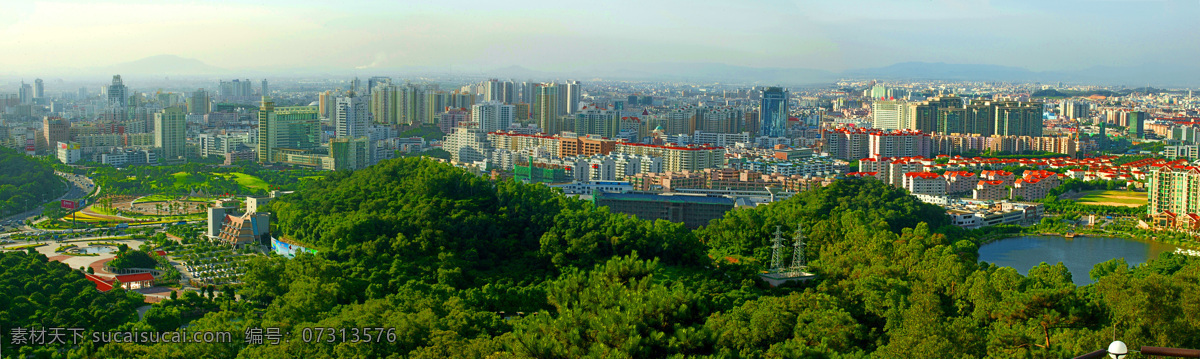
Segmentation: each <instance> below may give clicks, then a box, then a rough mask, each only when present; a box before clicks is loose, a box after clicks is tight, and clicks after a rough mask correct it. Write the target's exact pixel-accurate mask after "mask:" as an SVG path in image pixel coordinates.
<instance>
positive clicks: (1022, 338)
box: [6, 159, 1200, 358]
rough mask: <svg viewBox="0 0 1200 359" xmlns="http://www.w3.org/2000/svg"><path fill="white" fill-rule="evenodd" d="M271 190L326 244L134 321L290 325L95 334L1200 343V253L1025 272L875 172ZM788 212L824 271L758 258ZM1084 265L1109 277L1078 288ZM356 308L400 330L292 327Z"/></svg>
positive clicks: (728, 348)
mask: <svg viewBox="0 0 1200 359" xmlns="http://www.w3.org/2000/svg"><path fill="white" fill-rule="evenodd" d="M269 207H270V208H271V209H272V210H273V211H274V213H275V214H276V216H277V217H278V218H277V225H278V226H277V227H276V228H275V229H274V230H275V232H276V234H278V235H285V236H288V237H290V238H292V239H293V240H296V241H299V242H303V243H307V244H309V245H312V246H315V247H316V248H318V249H319V250H320V252H319V254H318V255H316V256H313V255H300V256H299V257H297V258H295V259H291V260H289V259H284V258H282V257H259V258H256V259H254V260H252V261H251V264H250V265H249V267H248V269H247V272H246V274H245V275H244V276H243V277H242V279H243V280H244V282H245V283H244V285H242V286H240V287H237V288H232V289H229V290H230V291H232V290H236V293H237V295H239V296H240V297H241V299H242V300H240V301H237V302H233V301H229V300H228V299H225V298H228V296H221V297H218V299H211V300H206V299H202V298H200V299H198V298H195V297H190V298H185V299H181V300H179V301H169V302H167V303H166V304H156V305H155V309H152V310H151V313H154V314H153V315H150V314H148V315H147V320H146V321H145V322H136V323H130V324H128V325H129V326H130V327H134V328H170V327H172V326H175V325H179V323H187V325H188V330H189V331H193V332H194V331H203V330H221V331H229V332H232V333H245V332H246V330H247V329H248V328H279V329H280V331H281V332H282V333H292V334H291V335H292V336H290V337H287V338H290V341H285V342H281V343H279V344H278V345H248V344H245V343H244V342H242V341H236V340H235V342H234V343H227V344H201V343H164V344H153V345H144V344H129V343H118V344H108V345H104V346H101V347H99V348H93V349H89V350H91V351H90V352H89V354H91V355H92V356H95V357H154V358H190V357H217V358H233V357H244V358H323V357H334V358H346V357H363V358H445V357H468V358H483V357H488V358H583V357H588V358H600V357H605V358H607V357H619V358H662V357H679V358H682V357H713V358H868V357H876V358H896V357H918V358H982V357H1002V358H1041V357H1071V356H1075V355H1079V354H1083V353H1086V352H1090V351H1093V350H1096V349H1099V348H1103V347H1105V346H1106V345H1107V344H1108V343H1109V342H1110V341H1111V340H1112V336H1113V332H1114V330H1117V333H1118V336H1119V337H1120V338H1121V339H1122V340H1124V341H1125V342H1126V343H1129V345H1130V346H1132V347H1137V346H1140V345H1154V346H1167V347H1200V306H1195V305H1192V304H1189V303H1196V302H1198V301H1200V284H1197V283H1198V281H1197V279H1198V278H1200V261H1197V260H1195V259H1189V258H1186V257H1182V256H1177V255H1173V254H1164V255H1163V256H1162V257H1160V258H1158V259H1156V260H1153V261H1151V262H1150V263H1148V264H1146V265H1142V266H1139V267H1137V268H1132V269H1131V268H1129V267H1128V266H1127V265H1126V264H1125V263H1124V262H1123V261H1120V260H1114V261H1109V262H1106V263H1103V264H1100V265H1097V266H1096V267H1095V269H1093V270H1092V271H1091V272H1090V273H1074V274H1072V273H1069V272H1068V271H1067V269H1066V268H1065V267H1064V266H1062V265H1061V264H1043V265H1040V266H1037V267H1035V268H1032V269H1030V270H1029V275H1021V274H1019V273H1018V272H1017V270H1015V269H1013V268H1000V267H996V266H993V265H989V264H986V263H979V262H978V261H977V258H978V249H977V242H976V240H975V239H974V234H973V233H971V232H964V231H962V230H959V229H957V228H956V227H952V226H949V224H948V219H947V217H946V216H945V214H944V212H942V211H940V210H939V209H937V208H936V207H933V206H930V205H927V204H924V203H921V202H920V201H918V200H916V198H914V197H912V196H910V195H908V194H907V193H906V192H905V191H904V190H901V189H895V188H892V187H890V186H887V185H884V184H882V183H880V182H878V181H875V180H869V179H868V180H846V181H839V182H836V183H835V184H833V185H831V186H828V187H825V188H821V189H817V190H812V191H808V192H804V193H801V194H798V195H797V196H795V197H793V198H791V199H789V200H786V201H782V202H776V203H773V204H770V205H766V206H759V207H755V208H747V209H737V210H734V211H731V212H729V213H727V215H726V216H725V217H724V218H721V219H718V220H715V221H713V222H712V223H710V224H709V225H708V226H706V227H705V228H702V229H699V230H695V231H690V230H688V229H686V228H684V227H682V225H680V224H676V223H669V222H663V221H656V222H649V221H643V220H639V219H635V218H630V217H629V216H626V215H622V214H614V213H611V212H609V211H608V210H607V209H605V208H597V207H595V206H593V205H592V204H590V203H588V202H583V201H579V200H574V199H569V198H566V197H564V196H562V195H560V194H559V193H557V192H555V191H553V190H551V189H549V188H547V187H545V186H542V185H524V184H519V183H515V182H512V181H500V182H490V181H487V180H485V179H482V178H479V177H476V176H473V175H470V174H468V173H467V172H465V171H463V170H460V169H456V168H453V167H451V166H449V165H444V164H439V163H436V162H434V161H431V160H422V159H399V160H391V161H385V162H384V163H381V164H380V165H377V166H372V167H370V168H368V169H365V170H361V171H356V172H339V173H335V174H331V175H330V176H328V177H327V178H325V179H321V180H316V181H314V182H312V183H310V184H309V185H308V186H306V187H305V188H304V189H302V190H300V191H298V192H297V193H295V194H293V195H291V196H288V197H283V198H282V199H280V200H277V201H274V202H272V203H271V204H270V205H269ZM776 226H780V227H781V230H782V231H784V232H785V233H788V234H789V235H790V234H791V233H792V232H793V231H794V230H795V229H796V228H797V226H803V228H805V232H806V233H807V235H808V238H809V243H810V245H809V246H808V247H807V250H806V253H805V254H806V256H807V257H808V258H809V261H810V265H811V270H812V271H813V272H815V273H817V274H818V275H819V278H818V279H817V280H815V281H813V282H810V283H808V284H804V285H794V284H793V285H785V286H782V287H778V288H772V287H769V286H767V285H765V284H763V282H762V281H760V280H759V279H758V273H759V271H760V270H763V269H765V268H764V267H765V265H764V264H765V263H768V262H769V260H770V253H769V250H768V249H767V248H766V243H767V242H768V238H769V235H770V233H772V232H774V230H775V227H776ZM785 255H786V257H787V258H790V257H791V251H790V248H789V250H786V251H785ZM731 259H732V260H731ZM1072 275H1089V276H1091V277H1092V278H1094V279H1096V283H1095V284H1093V285H1088V286H1084V287H1077V286H1075V285H1074V284H1073V283H1072V281H1071V276H1072ZM518 312H520V313H521V314H523V315H521V314H517V313H518ZM535 313H536V314H535ZM363 327H369V328H373V327H382V328H394V333H395V335H394V336H392V337H391V338H392V339H393V340H394V342H384V343H379V342H370V343H362V342H351V341H350V340H349V339H340V338H338V339H334V340H332V341H317V342H313V341H306V340H302V339H301V337H299V333H304V332H305V330H308V331H309V332H311V331H313V330H317V329H319V328H347V330H351V328H363ZM237 335H238V334H235V336H237ZM6 349H7V348H6Z"/></svg>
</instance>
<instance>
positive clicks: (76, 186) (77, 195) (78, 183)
mask: <svg viewBox="0 0 1200 359" xmlns="http://www.w3.org/2000/svg"><path fill="white" fill-rule="evenodd" d="M54 174H56V175H58V176H59V177H61V178H62V179H63V182H65V183H66V184H67V185H68V189H67V192H66V193H63V195H62V196H59V197H58V198H55V199H54V200H52V201H49V202H46V203H56V202H58V201H60V200H64V199H69V200H76V201H78V200H79V199H81V198H83V197H84V196H87V195H88V194H89V193H91V192H92V187H93V186H95V184H94V183H93V182H92V180H90V179H88V178H87V176H80V175H75V174H70V173H63V172H58V171H54ZM42 208H43V206H42V205H38V206H36V207H35V208H33V209H31V210H29V211H26V212H23V213H18V214H14V215H11V216H8V217H6V218H2V219H0V224H3V225H4V227H5V228H12V227H13V226H14V225H19V226H21V227H22V229H23V230H30V229H31V228H29V227H28V226H25V225H24V223H25V221H27V220H29V221H32V220H33V219H34V218H38V217H40V216H41V215H42Z"/></svg>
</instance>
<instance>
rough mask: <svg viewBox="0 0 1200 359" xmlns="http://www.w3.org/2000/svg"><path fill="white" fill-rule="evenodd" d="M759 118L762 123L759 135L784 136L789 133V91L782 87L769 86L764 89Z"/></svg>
mask: <svg viewBox="0 0 1200 359" xmlns="http://www.w3.org/2000/svg"><path fill="white" fill-rule="evenodd" d="M758 118H759V123H761V124H762V130H761V131H759V133H758V135H759V136H768V137H784V135H786V134H787V120H788V91H787V90H784V89H783V88H782V87H768V88H766V89H765V90H763V91H762V106H761V107H759V109H758Z"/></svg>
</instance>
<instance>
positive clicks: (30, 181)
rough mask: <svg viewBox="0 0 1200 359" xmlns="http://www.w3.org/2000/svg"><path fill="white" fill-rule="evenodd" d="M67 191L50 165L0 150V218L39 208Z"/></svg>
mask: <svg viewBox="0 0 1200 359" xmlns="http://www.w3.org/2000/svg"><path fill="white" fill-rule="evenodd" d="M66 189H67V188H66V185H65V184H63V182H62V180H60V179H59V178H58V176H57V175H55V174H54V169H53V168H52V167H51V166H50V164H49V163H46V162H41V161H38V160H36V159H34V158H31V157H29V156H26V155H23V154H21V153H18V152H17V151H13V150H11V149H8V148H0V217H5V216H9V215H12V214H16V213H20V212H22V211H25V210H29V209H32V208H35V207H37V206H40V205H42V203H43V202H45V201H48V200H51V199H54V198H58V196H60V195H62V194H63V192H64V191H66Z"/></svg>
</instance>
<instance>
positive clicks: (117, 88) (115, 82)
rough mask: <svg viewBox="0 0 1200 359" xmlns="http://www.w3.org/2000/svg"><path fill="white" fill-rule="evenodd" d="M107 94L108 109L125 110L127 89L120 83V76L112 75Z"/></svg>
mask: <svg viewBox="0 0 1200 359" xmlns="http://www.w3.org/2000/svg"><path fill="white" fill-rule="evenodd" d="M107 93H108V106H109V107H117V108H125V107H127V106H128V105H129V88H128V87H125V83H124V82H122V81H121V75H113V79H112V84H111V85H108V91H107Z"/></svg>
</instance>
